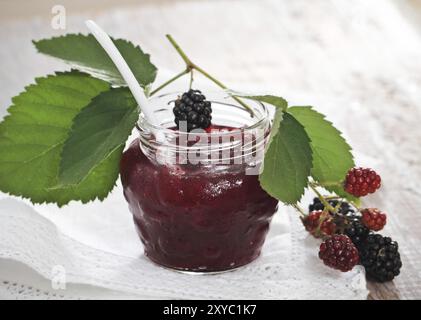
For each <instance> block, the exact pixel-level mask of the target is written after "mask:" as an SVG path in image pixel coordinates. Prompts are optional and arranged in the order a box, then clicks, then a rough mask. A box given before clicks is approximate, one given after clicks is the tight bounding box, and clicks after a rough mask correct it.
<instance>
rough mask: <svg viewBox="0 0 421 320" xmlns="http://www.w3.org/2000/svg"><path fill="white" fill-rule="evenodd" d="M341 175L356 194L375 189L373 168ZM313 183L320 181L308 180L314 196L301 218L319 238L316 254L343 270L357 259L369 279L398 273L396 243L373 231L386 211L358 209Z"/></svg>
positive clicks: (383, 278)
mask: <svg viewBox="0 0 421 320" xmlns="http://www.w3.org/2000/svg"><path fill="white" fill-rule="evenodd" d="M345 179H346V181H345V184H344V189H345V191H347V192H348V193H351V194H353V195H354V196H358V197H359V196H364V195H367V194H368V193H373V192H375V191H376V190H377V189H378V188H379V187H380V182H381V178H380V176H379V175H378V174H377V173H376V172H375V171H374V170H372V169H364V168H353V169H351V170H350V171H349V172H348V174H347V176H346V178H345ZM317 187H320V185H318V184H316V183H310V188H311V189H313V191H314V192H315V193H316V194H317V196H318V197H316V198H314V199H313V202H312V203H311V204H310V205H309V213H308V214H307V215H306V214H303V216H302V218H301V219H302V221H303V224H304V226H305V228H306V230H307V231H308V232H309V233H311V234H312V235H313V236H314V237H316V238H322V239H323V243H322V244H321V245H320V249H319V258H320V259H321V260H323V262H324V263H325V264H326V265H327V266H329V267H331V268H334V269H338V270H341V271H343V272H345V271H349V270H351V269H352V268H353V267H354V266H355V265H356V264H357V263H360V264H361V265H362V266H364V268H365V270H366V274H367V277H368V278H369V279H370V280H372V281H377V282H385V281H390V280H393V279H394V278H395V277H396V276H398V275H399V274H400V269H401V267H402V261H401V258H400V254H399V250H398V243H397V242H396V241H393V240H392V239H391V238H389V237H384V236H382V235H380V234H376V233H374V231H379V230H381V229H383V227H384V226H385V224H386V220H387V219H386V214H385V213H383V212H381V211H380V210H379V209H377V208H367V209H360V208H358V206H357V205H356V204H355V203H354V202H350V203H348V202H347V201H345V198H341V197H324V196H323V195H322V194H321V193H319V191H318V190H317ZM300 210H301V212H302V209H300Z"/></svg>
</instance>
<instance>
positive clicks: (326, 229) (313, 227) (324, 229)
mask: <svg viewBox="0 0 421 320" xmlns="http://www.w3.org/2000/svg"><path fill="white" fill-rule="evenodd" d="M322 214H323V211H321V210H318V211H312V212H310V214H309V215H308V216H306V217H305V218H303V219H302V220H303V224H304V227H305V228H306V230H307V231H308V232H309V233H310V234H312V235H313V236H314V237H315V238H323V237H325V236H331V235H332V234H334V233H335V232H336V224H335V223H334V222H333V217H332V216H331V215H330V214H329V213H325V214H328V215H329V216H327V217H323V218H324V220H323V222H322V223H321V224H320V216H322Z"/></svg>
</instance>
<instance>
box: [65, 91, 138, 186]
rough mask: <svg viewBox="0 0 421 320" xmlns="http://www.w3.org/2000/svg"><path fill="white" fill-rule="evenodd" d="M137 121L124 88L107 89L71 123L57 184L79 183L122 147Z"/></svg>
mask: <svg viewBox="0 0 421 320" xmlns="http://www.w3.org/2000/svg"><path fill="white" fill-rule="evenodd" d="M138 117H139V111H138V107H137V103H136V100H135V99H134V98H133V96H132V94H131V93H130V91H129V90H128V89H127V88H117V89H110V90H109V91H105V92H102V93H101V94H99V95H98V96H97V97H95V98H94V99H93V100H92V101H91V103H90V104H89V105H88V106H86V107H85V108H84V109H82V111H81V112H80V113H79V114H78V115H77V116H76V118H75V119H74V122H73V126H72V129H71V131H70V133H69V137H68V139H67V140H66V142H65V144H64V148H63V153H62V155H61V156H62V160H61V164H60V173H59V183H60V184H61V185H73V184H78V183H80V182H81V181H82V180H83V179H84V178H85V177H86V176H87V175H88V174H89V173H90V172H91V171H92V170H93V169H94V168H95V167H96V166H97V165H98V164H99V163H101V162H103V161H104V159H106V158H107V157H109V156H110V154H112V153H113V152H114V151H115V150H117V149H119V148H121V146H124V145H125V142H126V140H127V138H128V136H129V135H130V133H131V132H132V130H133V128H134V126H135V123H136V121H137V119H138ZM116 166H117V167H118V164H116Z"/></svg>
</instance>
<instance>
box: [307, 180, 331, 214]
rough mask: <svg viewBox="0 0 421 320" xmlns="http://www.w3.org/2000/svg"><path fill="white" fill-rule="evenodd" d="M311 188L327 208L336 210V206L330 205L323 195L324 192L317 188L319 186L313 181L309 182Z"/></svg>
mask: <svg viewBox="0 0 421 320" xmlns="http://www.w3.org/2000/svg"><path fill="white" fill-rule="evenodd" d="M309 186H310V188H311V189H312V190H313V191H314V193H315V194H316V195H317V196H318V197H319V199H320V201H321V202H322V203H323V205H324V206H325V208H327V209H328V210H329V211H330V212H334V213H335V212H336V211H335V208H334V207H332V206H331V205H330V203H329V202H327V201H326V199H325V197H323V196H322V194H321V193H320V192H319V191H318V190H317V188H316V187H315V186H314V185H313V183H311V182H310V184H309Z"/></svg>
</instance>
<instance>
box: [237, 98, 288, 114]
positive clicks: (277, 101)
mask: <svg viewBox="0 0 421 320" xmlns="http://www.w3.org/2000/svg"><path fill="white" fill-rule="evenodd" d="M242 98H246V99H251V100H256V101H260V102H265V103H269V104H271V105H273V106H275V107H276V108H279V109H281V110H282V111H286V110H287V108H288V102H287V101H286V100H285V99H284V98H282V97H277V96H272V95H264V96H242Z"/></svg>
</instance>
